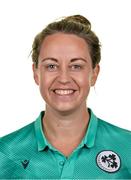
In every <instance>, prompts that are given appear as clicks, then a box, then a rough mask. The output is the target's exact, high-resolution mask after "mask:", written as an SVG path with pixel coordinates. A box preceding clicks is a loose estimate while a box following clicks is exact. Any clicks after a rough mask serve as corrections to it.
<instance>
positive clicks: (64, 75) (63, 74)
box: [57, 69, 70, 84]
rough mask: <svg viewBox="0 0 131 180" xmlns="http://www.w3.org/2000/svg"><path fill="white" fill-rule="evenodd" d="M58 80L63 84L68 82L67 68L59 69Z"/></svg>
mask: <svg viewBox="0 0 131 180" xmlns="http://www.w3.org/2000/svg"><path fill="white" fill-rule="evenodd" d="M57 80H58V82H60V83H63V84H67V83H69V82H70V73H69V72H68V70H65V69H64V70H61V71H60V73H59V77H58V79H57Z"/></svg>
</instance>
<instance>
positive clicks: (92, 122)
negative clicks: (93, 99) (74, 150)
mask: <svg viewBox="0 0 131 180" xmlns="http://www.w3.org/2000/svg"><path fill="white" fill-rule="evenodd" d="M88 111H89V114H90V119H89V124H88V128H87V131H86V134H85V137H84V138H83V141H82V143H83V144H85V145H86V147H87V148H91V147H93V146H94V144H95V138H96V133H97V127H98V118H97V117H96V116H95V114H94V113H93V111H92V110H91V109H89V108H88Z"/></svg>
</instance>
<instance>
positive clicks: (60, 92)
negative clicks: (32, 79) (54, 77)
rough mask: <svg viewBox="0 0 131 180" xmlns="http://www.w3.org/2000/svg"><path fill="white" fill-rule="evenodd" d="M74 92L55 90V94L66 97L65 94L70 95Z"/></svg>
mask: <svg viewBox="0 0 131 180" xmlns="http://www.w3.org/2000/svg"><path fill="white" fill-rule="evenodd" d="M73 92H74V90H71V89H69V90H62V89H57V90H55V93H56V94H59V95H67V94H72V93H73Z"/></svg>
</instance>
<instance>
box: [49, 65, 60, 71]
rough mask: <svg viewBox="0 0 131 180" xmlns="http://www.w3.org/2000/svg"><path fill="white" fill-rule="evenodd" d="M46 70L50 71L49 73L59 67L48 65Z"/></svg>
mask: <svg viewBox="0 0 131 180" xmlns="http://www.w3.org/2000/svg"><path fill="white" fill-rule="evenodd" d="M46 68H47V69H48V70H49V71H54V70H56V69H57V68H58V66H57V65H56V64H48V65H47V66H46Z"/></svg>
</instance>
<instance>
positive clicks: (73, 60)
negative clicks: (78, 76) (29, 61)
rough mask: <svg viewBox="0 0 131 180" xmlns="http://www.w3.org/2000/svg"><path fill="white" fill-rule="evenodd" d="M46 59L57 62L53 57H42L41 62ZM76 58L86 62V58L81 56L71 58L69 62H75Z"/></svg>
mask: <svg viewBox="0 0 131 180" xmlns="http://www.w3.org/2000/svg"><path fill="white" fill-rule="evenodd" d="M47 60H51V61H55V62H58V60H57V59H56V58H53V57H47V58H44V59H42V62H44V61H47ZM78 60H82V61H84V62H86V63H87V60H86V59H84V58H82V57H78V58H73V59H71V62H75V61H78Z"/></svg>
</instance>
